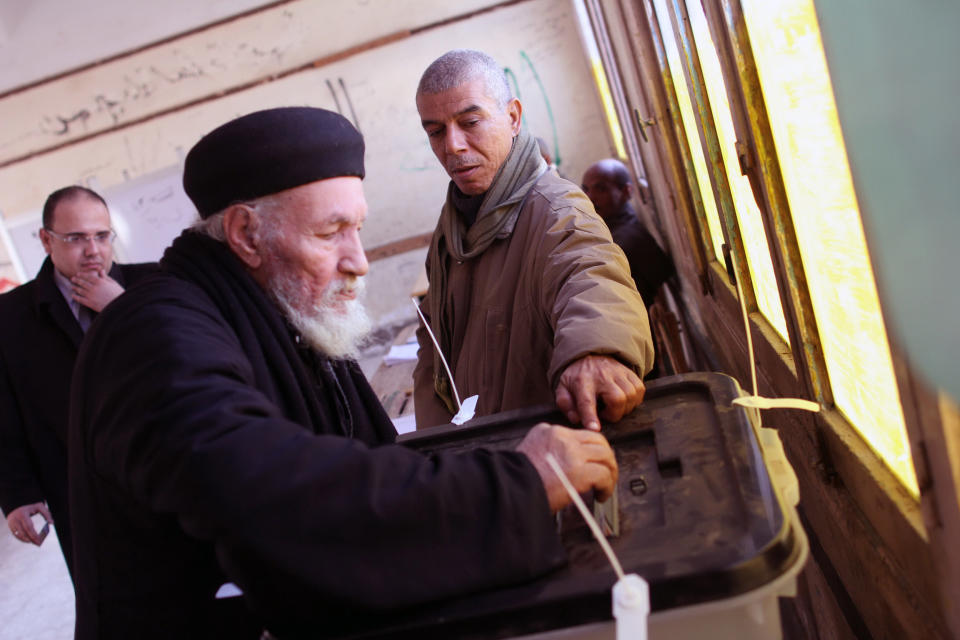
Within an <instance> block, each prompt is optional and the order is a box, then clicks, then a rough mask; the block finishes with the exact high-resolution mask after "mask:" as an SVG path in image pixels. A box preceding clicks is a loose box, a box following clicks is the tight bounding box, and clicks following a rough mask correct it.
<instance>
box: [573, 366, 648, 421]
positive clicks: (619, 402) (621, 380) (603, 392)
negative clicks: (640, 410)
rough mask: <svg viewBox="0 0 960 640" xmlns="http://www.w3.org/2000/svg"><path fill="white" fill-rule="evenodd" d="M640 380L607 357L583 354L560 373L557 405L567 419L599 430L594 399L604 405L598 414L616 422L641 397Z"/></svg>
mask: <svg viewBox="0 0 960 640" xmlns="http://www.w3.org/2000/svg"><path fill="white" fill-rule="evenodd" d="M643 392H644V386H643V380H641V379H640V378H639V377H638V376H637V374H635V373H634V372H633V371H631V370H630V369H629V368H627V367H625V366H624V365H623V364H621V363H620V361H619V360H617V359H616V358H611V357H610V356H585V357H583V358H580V359H579V360H577V361H575V362H572V363H571V364H570V365H569V366H568V367H567V368H566V369H564V371H563V373H562V374H561V375H560V382H559V383H558V384H557V406H558V407H560V410H561V411H563V412H564V413H566V414H567V419H568V420H570V422H572V423H574V424H576V423H578V422H581V421H582V422H583V426H584V427H586V428H587V429H592V430H594V431H599V430H600V419H599V418H598V417H597V398H598V397H599V398H601V399H602V400H603V404H604V405H605V407H604V410H603V412H602V413H601V415H602V416H603V417H604V418H605V419H606V420H609V421H610V422H616V421H618V420H619V419H620V418H622V417H623V416H624V415H626V414H628V413H630V412H631V411H633V410H634V408H636V406H637V405H638V404H640V402H641V401H642V400H643Z"/></svg>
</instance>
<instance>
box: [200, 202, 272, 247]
mask: <svg viewBox="0 0 960 640" xmlns="http://www.w3.org/2000/svg"><path fill="white" fill-rule="evenodd" d="M236 204H243V205H246V206H248V207H250V208H251V209H253V210H254V211H256V212H257V213H258V214H259V217H260V231H259V233H260V236H261V237H270V238H273V237H276V236H278V235H280V234H281V233H282V232H281V230H280V224H279V222H280V220H279V215H280V213H282V211H283V204H282V203H281V202H280V201H279V199H278V198H277V197H276V195H275V194H271V195H268V196H263V197H262V198H257V199H256V200H250V201H249V202H235V203H233V204H231V205H230V207H232V206H234V205H236ZM230 207H227V208H225V209H221V210H220V211H217V212H216V213H215V214H213V215H211V216H208V217H206V218H200V219H198V220H196V221H195V222H194V223H193V224H192V225H191V226H190V229H191V230H192V231H196V232H197V233H202V234H203V235H205V236H207V237H210V238H213V239H214V240H216V241H217V242H226V241H227V236H226V234H224V232H223V218H224V215H225V214H226V212H227V209H229V208H230Z"/></svg>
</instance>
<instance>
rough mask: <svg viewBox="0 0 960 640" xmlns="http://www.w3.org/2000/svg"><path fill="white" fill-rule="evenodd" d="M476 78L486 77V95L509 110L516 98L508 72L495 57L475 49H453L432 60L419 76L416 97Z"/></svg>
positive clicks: (454, 86)
mask: <svg viewBox="0 0 960 640" xmlns="http://www.w3.org/2000/svg"><path fill="white" fill-rule="evenodd" d="M477 78H479V79H481V80H483V86H484V87H485V88H486V90H487V96H488V97H490V98H492V99H493V100H494V102H496V103H497V106H499V107H500V108H501V109H506V108H507V103H508V102H510V100H511V99H512V98H513V93H512V92H511V91H510V85H509V84H508V83H507V76H506V74H504V72H503V69H501V68H500V65H499V64H497V61H496V60H494V59H493V58H491V57H490V56H489V55H487V54H486V53H484V52H482V51H475V50H473V49H454V50H453V51H448V52H446V53H445V54H443V55H442V56H440V57H439V58H437V59H436V60H434V61H433V62H432V63H430V66H429V67H427V70H426V71H424V72H423V75H422V76H421V77H420V84H418V85H417V96H418V97H419V96H421V95H433V94H436V93H441V92H443V91H449V90H450V89H453V88H456V87H459V86H460V85H462V84H464V83H465V82H468V81H470V80H474V79H477Z"/></svg>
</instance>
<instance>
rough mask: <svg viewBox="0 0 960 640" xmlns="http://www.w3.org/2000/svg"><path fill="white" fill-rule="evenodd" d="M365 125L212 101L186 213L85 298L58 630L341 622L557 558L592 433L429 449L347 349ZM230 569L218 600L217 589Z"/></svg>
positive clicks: (282, 628)
mask: <svg viewBox="0 0 960 640" xmlns="http://www.w3.org/2000/svg"><path fill="white" fill-rule="evenodd" d="M363 153H364V143H363V138H362V137H361V135H360V133H359V132H358V131H357V130H356V129H355V128H354V127H353V125H351V124H350V122H349V121H348V120H346V119H345V118H343V117H342V116H340V115H339V114H336V113H332V112H330V111H325V110H322V109H313V108H308V107H288V108H280V109H269V110H266V111H258V112H255V113H252V114H248V115H246V116H242V117H240V118H238V119H236V120H233V121H231V122H228V123H226V124H224V125H222V126H221V127H218V128H217V129H215V130H214V131H212V132H210V133H209V134H207V135H206V136H205V137H204V138H202V139H201V140H200V141H199V142H198V143H197V144H196V145H195V146H194V147H193V148H192V149H191V150H190V152H189V153H188V154H187V158H186V162H185V166H184V178H183V182H184V188H185V190H186V192H187V195H189V196H190V198H191V200H193V202H194V204H195V205H196V207H197V210H198V212H199V214H200V217H201V221H200V222H198V223H197V225H196V226H195V227H194V228H192V229H189V230H187V231H185V232H184V233H183V234H182V235H181V236H180V237H179V238H177V239H176V240H175V241H174V242H173V244H172V246H171V247H169V248H168V249H167V251H166V252H165V253H164V256H163V259H162V260H161V261H160V267H161V273H160V274H158V275H157V276H156V277H154V278H151V279H150V281H149V282H145V283H143V284H142V285H141V286H138V287H136V288H134V289H132V290H131V291H128V292H127V293H126V294H125V295H124V296H123V297H122V298H121V299H120V300H118V301H117V303H116V304H114V305H112V306H111V307H109V308H108V309H107V310H106V311H105V312H104V313H103V315H102V316H101V317H100V318H99V320H98V322H97V324H96V325H95V326H94V328H93V329H92V330H91V332H90V335H89V336H88V337H87V340H86V342H85V344H84V347H83V349H82V350H81V353H80V356H79V358H78V361H77V369H76V380H75V384H74V390H73V395H72V402H71V429H70V448H69V453H70V474H71V484H70V504H71V509H72V513H71V516H72V517H73V522H74V536H75V542H76V548H77V550H78V551H79V550H81V549H82V550H84V553H83V555H82V556H78V557H77V562H76V566H77V630H76V638H77V639H78V640H88V639H91V638H141V639H143V638H164V639H166V638H212V637H217V638H220V637H224V638H227V637H229V638H246V637H250V638H259V637H260V630H261V629H262V628H263V627H264V626H266V627H267V628H268V629H269V630H270V631H271V632H272V633H273V634H274V635H276V636H277V637H281V638H284V637H319V636H324V637H326V636H334V635H337V634H341V633H342V634H346V633H349V632H351V631H355V630H356V628H357V627H358V626H362V625H364V624H370V622H371V620H374V619H376V617H377V616H383V615H389V614H390V613H393V612H396V611H398V610H403V609H405V608H411V607H414V606H423V605H425V604H426V603H428V602H430V601H434V600H441V599H446V598H451V597H454V596H458V595H463V594H466V593H471V592H476V591H479V590H482V589H486V588H492V587H494V586H499V585H502V584H506V583H510V582H518V581H524V580H529V579H531V578H532V577H534V576H537V575H540V574H542V573H544V572H546V571H548V570H550V569H552V568H554V567H556V566H558V565H559V564H561V563H562V562H563V559H564V558H563V549H562V545H561V544H560V541H559V538H558V536H557V533H556V521H555V519H554V518H553V517H552V515H551V514H552V513H553V512H555V511H557V510H558V509H560V508H561V507H563V506H564V505H565V504H567V503H568V502H569V498H567V497H566V494H565V492H564V490H563V487H562V486H561V484H560V482H559V480H558V479H557V477H556V476H555V475H554V473H553V472H552V471H551V470H550V468H549V467H548V466H547V464H546V463H545V453H546V452H547V451H551V452H553V453H554V455H556V456H557V457H558V458H559V459H560V463H561V465H562V466H563V467H564V470H565V471H566V473H567V474H568V475H570V476H571V480H572V482H573V483H574V485H575V486H576V488H577V490H578V491H580V492H584V491H590V490H591V489H594V490H596V491H597V492H598V494H599V496H600V498H601V499H602V498H603V497H604V496H607V495H609V494H610V492H611V490H612V489H613V487H614V486H615V483H616V476H617V466H616V461H615V459H614V457H613V452H612V451H611V449H610V447H609V445H608V444H607V442H606V440H605V439H604V438H603V437H602V436H601V435H600V434H597V433H593V432H588V431H583V430H573V429H566V428H563V427H558V426H548V425H540V426H538V427H534V428H533V429H532V430H531V431H530V433H529V434H528V435H527V436H526V438H524V440H523V441H522V442H521V443H520V445H519V446H518V448H517V450H516V451H496V452H491V451H485V450H477V451H473V452H468V453H462V454H454V453H447V454H444V453H440V454H436V455H433V456H430V457H427V456H425V455H421V454H419V453H416V452H414V451H412V450H409V449H406V448H404V447H401V446H397V445H394V444H392V443H393V440H394V438H395V436H396V432H395V430H394V429H393V425H392V424H391V422H390V420H389V418H388V417H387V416H386V414H385V413H384V411H383V408H382V407H381V406H380V403H379V401H378V400H377V397H376V395H375V394H374V393H373V390H372V389H371V388H370V386H369V385H368V384H367V381H366V380H365V378H364V377H363V374H362V373H361V372H360V369H359V367H358V366H357V364H356V362H355V361H354V360H353V356H354V354H355V353H356V352H357V349H358V346H359V344H360V341H361V340H362V338H363V335H364V333H365V331H366V329H367V328H368V327H369V322H368V321H367V320H366V315H365V313H364V311H363V308H362V305H361V303H360V300H359V297H360V295H361V292H362V290H363V279H362V278H363V276H364V275H365V274H366V272H367V268H368V265H367V260H366V257H365V254H364V251H363V247H362V246H361V244H360V239H359V231H360V228H361V227H362V226H363V224H364V222H365V220H366V217H367V205H366V200H365V198H364V194H363V186H362V182H361V179H362V178H363V176H364V163H363ZM227 582H232V583H235V584H236V585H238V586H239V587H240V589H241V590H242V591H243V600H242V603H239V604H238V602H237V600H238V599H237V598H227V599H217V598H216V597H215V594H216V593H217V591H218V588H219V587H220V585H222V584H224V583H227Z"/></svg>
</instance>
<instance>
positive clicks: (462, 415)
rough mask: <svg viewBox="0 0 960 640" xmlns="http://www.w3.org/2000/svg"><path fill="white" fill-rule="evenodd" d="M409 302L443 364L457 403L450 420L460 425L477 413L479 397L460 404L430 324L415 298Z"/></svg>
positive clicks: (454, 385) (471, 397) (455, 385)
mask: <svg viewBox="0 0 960 640" xmlns="http://www.w3.org/2000/svg"><path fill="white" fill-rule="evenodd" d="M410 301H411V302H413V308H414V309H416V310H417V315H418V316H420V320H421V322H423V326H424V327H425V328H426V329H427V334H428V335H429V336H430V340H431V341H432V342H433V348H434V349H436V350H437V353H438V354H440V362H442V363H443V368H444V369H445V370H446V372H447V379H448V380H450V388H452V389H453V399H454V401H456V403H457V415H455V416H453V419H452V420H450V422H452V423H453V424H456V425H461V424H463V423H464V422H466V421H467V420H469V419H471V418H472V417H473V415H474V414H475V413H476V411H477V400H478V399H479V396H476V395H473V396H470V397H469V398H467V399H466V400H464V401H463V404H461V403H460V394H459V393H458V392H457V384H456V383H455V382H454V381H453V374H452V373H450V365H448V364H447V359H446V358H445V357H444V356H443V350H442V349H441V348H440V343H439V342H437V337H436V336H435V335H433V330H432V329H431V328H430V323H429V322H427V318H426V316H424V315H423V311H421V310H420V304H419V303H418V302H417V299H416V298H410Z"/></svg>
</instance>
